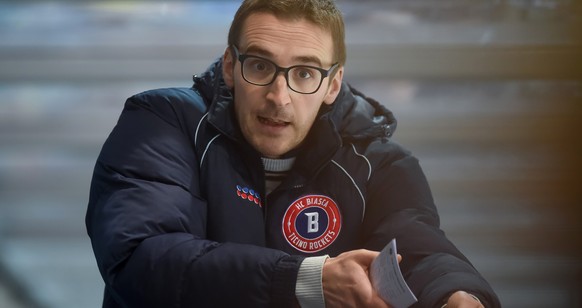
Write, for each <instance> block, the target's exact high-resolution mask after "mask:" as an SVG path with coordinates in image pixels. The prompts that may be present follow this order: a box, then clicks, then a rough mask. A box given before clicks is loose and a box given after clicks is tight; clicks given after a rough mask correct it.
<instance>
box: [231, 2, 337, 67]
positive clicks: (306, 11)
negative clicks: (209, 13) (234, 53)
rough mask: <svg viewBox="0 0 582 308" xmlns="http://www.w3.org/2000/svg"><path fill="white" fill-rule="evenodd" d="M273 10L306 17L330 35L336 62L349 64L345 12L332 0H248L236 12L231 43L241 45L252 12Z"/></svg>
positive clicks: (284, 16) (282, 14) (290, 16)
mask: <svg viewBox="0 0 582 308" xmlns="http://www.w3.org/2000/svg"><path fill="white" fill-rule="evenodd" d="M259 12H261V13H271V14H273V15H275V16H276V17H277V18H282V19H287V20H289V19H303V18H305V19H306V20H308V21H310V22H312V23H314V24H315V25H317V26H319V27H320V28H322V29H324V30H326V31H328V32H329V33H330V34H331V38H332V41H333V49H334V59H333V62H339V63H340V64H341V65H342V66H343V65H345V63H346V45H345V28H344V20H343V16H342V13H341V12H340V11H339V9H338V8H337V7H336V5H335V3H334V1H333V0H245V1H243V3H242V4H241V6H240V7H239V8H238V11H237V12H236V14H235V15H234V19H233V21H232V24H231V25H230V30H229V32H228V45H229V46H232V45H235V46H239V42H240V37H241V31H242V28H243V25H244V22H245V20H246V19H247V18H248V17H249V16H250V15H251V14H253V13H259Z"/></svg>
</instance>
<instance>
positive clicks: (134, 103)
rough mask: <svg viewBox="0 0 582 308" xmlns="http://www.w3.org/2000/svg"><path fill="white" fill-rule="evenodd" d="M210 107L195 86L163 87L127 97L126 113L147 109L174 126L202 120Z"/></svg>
mask: <svg viewBox="0 0 582 308" xmlns="http://www.w3.org/2000/svg"><path fill="white" fill-rule="evenodd" d="M207 109H208V107H207V103H206V101H205V100H204V98H203V97H202V96H201V95H200V94H199V93H198V91H197V90H196V89H194V88H185V87H182V88H161V89H153V90H148V91H144V92H141V93H138V94H135V95H133V96H131V97H130V98H128V99H127V101H126V103H125V107H124V113H128V112H131V111H135V110H139V111H147V112H149V113H152V114H154V115H155V116H156V117H157V118H159V119H161V120H163V121H165V122H167V123H169V124H171V125H172V126H182V127H184V126H189V123H192V122H197V121H198V120H200V119H201V118H202V117H203V115H204V114H205V113H206V110H207Z"/></svg>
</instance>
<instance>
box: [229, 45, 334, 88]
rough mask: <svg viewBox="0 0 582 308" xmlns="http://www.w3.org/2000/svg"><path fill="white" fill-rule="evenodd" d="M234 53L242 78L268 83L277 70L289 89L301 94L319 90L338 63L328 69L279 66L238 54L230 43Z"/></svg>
mask: <svg viewBox="0 0 582 308" xmlns="http://www.w3.org/2000/svg"><path fill="white" fill-rule="evenodd" d="M232 49H233V50H234V54H235V56H236V58H237V59H238V60H239V61H240V64H241V73H242V76H243V78H244V80H245V81H246V82H248V83H250V84H254V85H257V86H266V85H270V84H271V83H273V81H275V78H277V75H279V72H283V73H284V74H285V80H286V81H287V86H288V87H289V89H291V90H293V91H295V92H297V93H301V94H313V93H315V92H317V90H319V88H320V87H321V84H322V83H323V79H325V78H326V77H327V76H329V75H330V74H331V72H333V70H335V69H336V68H337V67H338V65H339V63H335V64H334V65H332V66H331V68H330V69H329V70H325V69H323V68H320V67H316V66H309V65H293V66H290V67H280V66H278V65H277V64H275V63H274V62H273V61H271V60H268V59H265V58H263V57H259V56H253V55H245V54H240V53H239V51H238V49H237V48H236V46H234V45H232Z"/></svg>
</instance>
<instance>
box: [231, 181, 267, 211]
mask: <svg viewBox="0 0 582 308" xmlns="http://www.w3.org/2000/svg"><path fill="white" fill-rule="evenodd" d="M236 195H237V196H239V197H241V198H242V199H244V200H248V201H250V202H251V204H255V205H258V206H260V207H263V203H262V202H261V197H260V196H259V193H258V192H256V191H255V190H253V189H250V188H248V187H242V186H240V185H236Z"/></svg>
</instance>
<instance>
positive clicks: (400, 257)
mask: <svg viewBox="0 0 582 308" xmlns="http://www.w3.org/2000/svg"><path fill="white" fill-rule="evenodd" d="M400 261H402V256H401V255H400V254H398V263H400Z"/></svg>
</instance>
